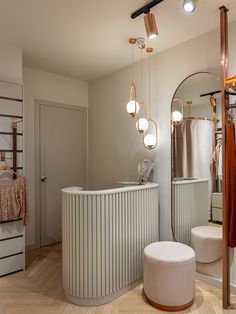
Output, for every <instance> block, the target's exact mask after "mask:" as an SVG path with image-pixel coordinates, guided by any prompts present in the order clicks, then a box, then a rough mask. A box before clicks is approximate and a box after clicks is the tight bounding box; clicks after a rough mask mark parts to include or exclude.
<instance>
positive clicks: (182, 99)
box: [171, 72, 222, 245]
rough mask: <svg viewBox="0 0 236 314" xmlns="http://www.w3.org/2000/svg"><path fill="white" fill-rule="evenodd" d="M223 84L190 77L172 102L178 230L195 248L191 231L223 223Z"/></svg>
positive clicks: (204, 75) (175, 230)
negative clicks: (221, 91)
mask: <svg viewBox="0 0 236 314" xmlns="http://www.w3.org/2000/svg"><path fill="white" fill-rule="evenodd" d="M220 89H221V82H220V78H219V77H218V76H216V75H214V74H211V73H206V72H200V73H195V74H193V75H191V76H189V77H187V78H186V79H185V80H184V81H183V82H182V83H181V84H180V85H179V87H178V88H177V90H176V92H175V94H174V96H173V99H172V108H171V110H172V112H171V113H172V121H171V128H172V129H171V132H172V158H171V161H172V230H173V235H174V238H175V240H176V241H178V242H182V243H185V244H187V245H191V229H192V228H194V227H197V226H207V225H208V224H209V222H210V223H214V224H216V225H220V223H222V209H221V208H222V200H221V199H222V194H221V180H222V157H221V156H222V155H221V154H222V151H221V149H222V148H221V146H222V142H221V138H222V125H221V93H220Z"/></svg>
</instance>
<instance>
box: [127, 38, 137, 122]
mask: <svg viewBox="0 0 236 314" xmlns="http://www.w3.org/2000/svg"><path fill="white" fill-rule="evenodd" d="M136 42H137V40H136V39H135V38H129V44H131V45H132V82H131V85H130V93H129V102H128V104H127V105H126V111H127V112H128V113H129V114H130V115H131V117H132V118H134V117H136V116H137V114H138V112H139V110H140V106H139V103H138V102H137V100H136V86H135V84H134V51H133V50H134V44H136Z"/></svg>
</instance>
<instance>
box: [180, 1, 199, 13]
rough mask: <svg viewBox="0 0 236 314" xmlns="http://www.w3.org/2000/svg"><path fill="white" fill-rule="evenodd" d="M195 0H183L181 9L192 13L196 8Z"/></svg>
mask: <svg viewBox="0 0 236 314" xmlns="http://www.w3.org/2000/svg"><path fill="white" fill-rule="evenodd" d="M196 6H197V0H184V1H183V9H184V11H185V12H187V13H193V12H194V11H195V10H196Z"/></svg>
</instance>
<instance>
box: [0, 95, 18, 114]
mask: <svg viewBox="0 0 236 314" xmlns="http://www.w3.org/2000/svg"><path fill="white" fill-rule="evenodd" d="M0 99H1V97H0ZM0 117H4V118H16V119H23V117H22V116H18V115H14V114H13V115H12V114H3V113H0Z"/></svg>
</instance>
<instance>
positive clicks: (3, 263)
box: [0, 220, 25, 276]
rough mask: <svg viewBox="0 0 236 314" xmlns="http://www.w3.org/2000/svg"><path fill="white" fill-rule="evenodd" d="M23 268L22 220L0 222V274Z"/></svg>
mask: <svg viewBox="0 0 236 314" xmlns="http://www.w3.org/2000/svg"><path fill="white" fill-rule="evenodd" d="M24 269H25V228H24V224H23V221H22V220H19V221H9V222H4V223H0V276H5V275H7V274H11V273H13V272H16V271H21V270H24Z"/></svg>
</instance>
